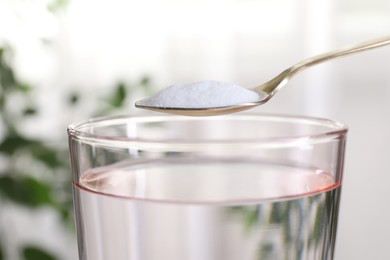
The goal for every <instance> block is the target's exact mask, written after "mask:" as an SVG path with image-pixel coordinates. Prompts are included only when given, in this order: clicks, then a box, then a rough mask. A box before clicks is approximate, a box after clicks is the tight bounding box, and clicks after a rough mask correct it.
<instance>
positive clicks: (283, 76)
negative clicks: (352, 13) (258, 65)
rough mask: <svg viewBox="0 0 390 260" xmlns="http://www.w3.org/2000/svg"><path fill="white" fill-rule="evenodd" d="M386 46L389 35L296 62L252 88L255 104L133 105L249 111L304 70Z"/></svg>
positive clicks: (187, 112)
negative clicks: (210, 105) (255, 98)
mask: <svg viewBox="0 0 390 260" xmlns="http://www.w3.org/2000/svg"><path fill="white" fill-rule="evenodd" d="M388 44H390V35H388V36H385V37H381V38H378V39H374V40H370V41H367V42H363V43H360V44H356V45H353V46H348V47H344V48H341V49H338V50H334V51H330V52H326V53H323V54H320V55H317V56H314V57H311V58H307V59H304V60H302V61H301V62H298V63H296V64H295V65H293V66H291V67H289V68H288V69H286V70H284V71H283V72H282V73H280V74H279V75H277V76H276V77H274V78H273V79H271V80H270V81H268V82H266V83H264V84H262V85H260V86H258V87H255V88H253V89H252V90H253V91H255V92H257V93H259V100H258V101H255V102H249V103H241V104H235V105H231V106H223V107H201V108H186V107H159V106H150V105H144V104H143V103H142V102H140V101H137V102H136V103H135V106H136V107H138V108H143V109H147V110H152V111H157V112H163V113H170V114H177V115H184V116H216V115H224V114H230V113H236V112H240V111H243V110H247V109H251V108H254V107H256V106H259V105H262V104H265V103H266V102H268V101H269V100H270V99H271V98H272V97H273V96H274V95H275V94H276V93H277V92H278V91H279V90H280V89H281V88H282V87H284V86H285V85H286V84H287V83H288V81H289V80H290V79H291V78H292V77H294V76H295V75H296V74H297V73H299V72H301V71H303V70H304V69H307V68H309V67H311V66H314V65H317V64H319V63H323V62H326V61H330V60H333V59H336V58H340V57H343V56H347V55H351V54H355V53H359V52H362V51H366V50H370V49H374V48H378V47H382V46H385V45H388Z"/></svg>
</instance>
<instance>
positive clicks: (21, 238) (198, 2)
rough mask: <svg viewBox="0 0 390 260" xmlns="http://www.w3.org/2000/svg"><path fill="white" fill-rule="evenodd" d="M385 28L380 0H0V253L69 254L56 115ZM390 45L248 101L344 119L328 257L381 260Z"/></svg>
mask: <svg viewBox="0 0 390 260" xmlns="http://www.w3.org/2000/svg"><path fill="white" fill-rule="evenodd" d="M389 34H390V1H388V0H371V1H366V0H338V1H336V0H317V1H311V0H293V1H291V0H272V1H271V0H228V1H226V0H224V1H222V0H212V1H210V0H208V1H206V0H181V1H179V0H160V1H152V0H142V1H126V0H111V1H109V0H98V1H96V0H94V1H92V0H77V1H75V0H0V113H1V116H0V260H19V259H26V260H35V259H39V260H46V259H49V260H50V259H64V260H74V259H77V249H76V248H77V247H76V242H75V230H74V224H73V212H72V203H71V200H72V198H71V186H70V172H69V161H68V152H67V139H66V126H67V125H68V124H70V123H71V122H74V121H78V120H82V119H87V118H90V117H94V116H101V115H112V114H123V113H140V111H137V109H135V108H134V106H133V103H134V101H135V100H137V99H139V98H142V97H146V96H148V95H150V94H152V93H154V92H156V91H158V90H160V89H162V88H164V87H166V86H168V85H171V84H172V83H177V82H181V83H188V82H193V81H199V80H221V81H229V82H234V83H236V84H239V85H241V86H247V87H254V86H256V85H259V84H261V83H263V82H265V81H267V80H269V79H270V78H272V77H273V76H275V75H276V74H278V73H279V72H281V71H282V70H284V69H285V68H287V67H289V66H290V65H292V64H293V63H295V62H298V61H300V60H301V59H303V58H306V57H309V56H312V55H315V54H319V53H321V52H325V51H328V50H332V49H335V48H338V47H342V46H345V45H350V44H353V43H357V42H361V41H365V40H369V39H371V38H376V37H380V36H384V35H389ZM389 111H390V46H389V47H384V48H381V49H377V50H372V51H369V52H366V53H362V54H358V55H356V56H351V57H347V58H344V59H340V60H337V61H332V62H329V63H326V64H323V65H319V66H317V67H315V68H312V69H310V70H307V71H305V72H304V73H302V74H300V75H299V76H297V77H296V78H294V79H293V80H292V81H291V83H289V85H288V86H287V87H285V88H284V89H283V90H281V91H280V92H279V94H278V95H277V96H276V97H275V98H274V99H273V100H271V101H270V102H269V103H267V104H266V105H265V106H261V107H259V108H257V109H255V110H254V111H252V112H266V113H284V114H299V115H307V116H318V117H328V118H332V119H335V120H339V121H343V122H345V123H347V124H348V125H349V127H350V133H349V139H348V145H347V154H346V165H345V178H344V188H343V194H342V202H341V211H340V217H339V228H338V238H337V245H336V259H337V260H343V259H355V260H360V259H362V260H363V259H390V251H389V250H388V247H389V241H390V222H389V219H390V205H389V203H388V198H389V197H390V189H389V188H388V183H390V172H389V170H388V168H387V163H386V161H387V160H389V158H390V157H389V156H390V152H389V147H390V134H389V133H390V118H389V116H388V113H389Z"/></svg>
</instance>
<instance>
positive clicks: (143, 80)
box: [140, 76, 150, 86]
mask: <svg viewBox="0 0 390 260" xmlns="http://www.w3.org/2000/svg"><path fill="white" fill-rule="evenodd" d="M149 83H150V78H149V77H148V76H144V77H142V78H141V81H140V85H142V86H145V85H149Z"/></svg>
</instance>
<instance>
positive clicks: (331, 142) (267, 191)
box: [68, 114, 347, 260]
mask: <svg viewBox="0 0 390 260" xmlns="http://www.w3.org/2000/svg"><path fill="white" fill-rule="evenodd" d="M68 134H69V146H70V154H71V163H72V176H73V188H74V189H73V190H74V203H75V216H76V223H77V236H78V245H79V256H80V260H113V259H115V260H157V259H169V260H219V259H221V260H254V259H257V260H258V259H262V260H266V259H272V260H274V259H307V260H315V259H333V254H334V244H335V238H336V227H337V215H338V208H339V200H340V191H341V183H342V171H343V160H344V150H345V140H346V134H347V128H346V127H345V125H343V124H341V123H338V122H334V121H331V120H326V119H318V118H306V117H293V116H279V115H258V114H233V115H228V116H221V117H180V116H165V115H164V116H140V117H132V116H127V117H112V118H101V119H95V120H90V121H88V122H82V123H77V124H73V125H71V126H69V128H68Z"/></svg>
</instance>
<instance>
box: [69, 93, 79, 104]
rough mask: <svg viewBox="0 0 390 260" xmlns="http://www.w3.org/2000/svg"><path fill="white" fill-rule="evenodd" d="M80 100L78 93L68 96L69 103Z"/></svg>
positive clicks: (75, 102)
mask: <svg viewBox="0 0 390 260" xmlns="http://www.w3.org/2000/svg"><path fill="white" fill-rule="evenodd" d="M79 100H80V97H79V95H78V94H76V93H73V94H71V95H70V97H69V104H71V105H76V104H77V103H78V101H79Z"/></svg>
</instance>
